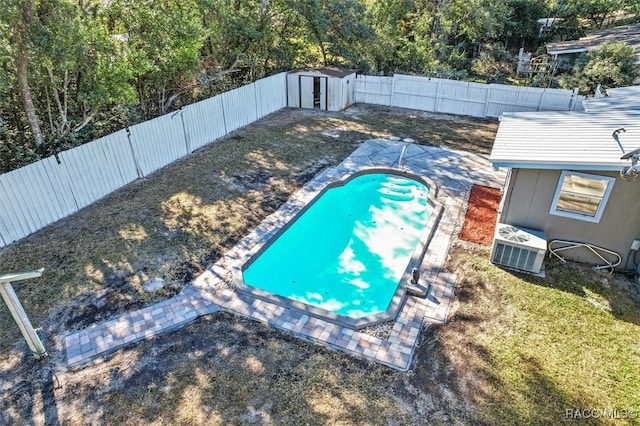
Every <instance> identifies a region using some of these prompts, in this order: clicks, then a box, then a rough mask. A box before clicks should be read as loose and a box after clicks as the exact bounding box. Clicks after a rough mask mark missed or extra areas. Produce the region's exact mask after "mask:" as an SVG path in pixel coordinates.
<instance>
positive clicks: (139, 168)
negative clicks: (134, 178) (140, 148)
mask: <svg viewBox="0 0 640 426" xmlns="http://www.w3.org/2000/svg"><path fill="white" fill-rule="evenodd" d="M126 130H127V140H128V141H129V149H131V155H132V156H133V164H135V165H136V173H138V177H139V178H142V177H144V174H143V173H142V168H141V167H140V162H139V161H138V157H136V150H135V149H133V142H131V130H129V126H127V129H126Z"/></svg>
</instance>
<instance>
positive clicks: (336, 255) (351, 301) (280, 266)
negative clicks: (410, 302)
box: [234, 169, 441, 328]
mask: <svg viewBox="0 0 640 426" xmlns="http://www.w3.org/2000/svg"><path fill="white" fill-rule="evenodd" d="M433 192H434V187H433V186H432V185H429V183H428V182H427V181H426V180H424V179H422V178H419V177H417V176H413V175H410V174H408V173H404V172H400V171H397V170H395V169H383V170H381V169H374V170H365V171H362V172H359V173H356V174H354V175H352V176H350V177H348V178H347V179H345V180H343V181H340V182H337V183H335V184H332V185H329V186H328V187H327V188H325V189H324V190H323V191H322V192H321V193H320V194H318V196H316V197H315V198H314V200H313V201H312V202H310V203H309V204H308V205H307V206H306V208H305V209H303V210H302V211H301V212H300V213H299V214H298V215H296V216H295V217H294V218H293V219H292V220H291V221H289V223H288V224H287V225H286V226H284V227H283V228H282V229H281V230H280V232H278V233H277V234H276V235H275V237H274V238H272V239H271V240H269V241H267V242H266V244H264V245H263V246H262V247H260V248H259V250H258V251H257V252H256V253H255V254H253V256H252V257H251V258H250V259H249V260H248V261H247V262H245V263H244V265H242V267H241V270H240V271H237V273H238V274H240V275H241V277H236V276H235V275H236V274H235V273H234V278H236V286H237V288H238V289H239V290H240V291H245V292H250V293H252V294H253V295H255V296H257V297H261V298H264V299H267V300H270V301H275V302H277V303H279V304H281V305H283V306H287V307H293V308H297V309H302V310H306V311H309V312H310V313H311V314H313V315H316V316H320V317H323V318H326V319H329V320H332V321H337V322H339V323H342V324H344V325H347V326H350V327H354V328H361V327H364V326H367V325H370V324H375V323H378V322H381V321H385V320H387V319H390V318H391V317H393V316H395V314H396V313H397V310H398V309H399V307H400V304H401V300H402V298H403V297H404V293H405V290H406V285H405V284H406V282H407V281H408V279H409V277H410V272H411V270H412V269H413V268H414V267H418V266H419V264H420V262H421V260H422V257H423V255H424V251H425V249H426V246H427V242H428V239H429V238H430V237H431V235H432V232H433V229H434V227H435V223H436V222H437V219H438V218H439V216H440V212H441V206H440V205H439V204H438V203H437V202H436V201H435V200H434V197H433Z"/></svg>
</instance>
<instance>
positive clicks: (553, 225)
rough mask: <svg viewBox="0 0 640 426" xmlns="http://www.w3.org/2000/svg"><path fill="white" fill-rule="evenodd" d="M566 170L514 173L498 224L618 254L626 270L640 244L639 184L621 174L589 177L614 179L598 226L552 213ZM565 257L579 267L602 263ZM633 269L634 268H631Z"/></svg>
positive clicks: (578, 254) (585, 254) (583, 254)
mask: <svg viewBox="0 0 640 426" xmlns="http://www.w3.org/2000/svg"><path fill="white" fill-rule="evenodd" d="M561 172H562V170H541V169H512V170H511V176H510V179H509V181H508V185H507V187H506V188H505V192H504V195H503V197H504V200H503V201H504V202H503V206H502V211H501V212H500V213H499V216H498V221H499V222H501V223H507V224H510V225H515V226H519V227H525V228H531V229H538V230H542V231H544V232H545V233H546V234H547V240H548V241H551V240H554V239H561V240H567V241H577V242H584V243H590V244H593V245H597V246H600V247H604V248H606V249H608V250H613V251H615V252H617V253H618V254H620V256H621V257H622V263H621V264H620V266H618V268H619V269H623V267H624V266H625V265H626V262H627V257H628V256H629V254H630V247H631V242H632V241H633V240H634V239H640V181H638V182H627V181H625V180H623V179H622V178H620V176H619V174H618V172H600V171H594V172H588V171H584V172H585V173H592V174H597V175H602V176H612V177H615V178H616V180H615V183H614V185H613V189H612V191H611V195H610V197H609V200H608V202H607V204H606V206H605V209H604V212H603V214H602V218H601V219H600V222H599V223H590V222H585V221H582V220H577V219H571V218H566V217H562V216H556V215H552V214H550V213H549V210H550V208H551V203H552V201H553V197H554V194H555V192H556V187H557V185H558V180H559V179H560V173H561ZM562 255H563V256H566V257H567V258H571V259H574V260H577V261H581V262H589V263H602V261H600V260H599V259H597V258H596V257H595V256H593V255H592V254H591V253H590V252H589V251H587V250H585V249H579V250H574V251H567V252H563V253H562ZM629 268H633V265H631V264H629Z"/></svg>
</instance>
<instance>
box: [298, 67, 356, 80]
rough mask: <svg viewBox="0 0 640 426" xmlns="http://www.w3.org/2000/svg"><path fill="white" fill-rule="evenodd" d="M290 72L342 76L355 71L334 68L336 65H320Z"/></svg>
mask: <svg viewBox="0 0 640 426" xmlns="http://www.w3.org/2000/svg"><path fill="white" fill-rule="evenodd" d="M291 73H293V74H295V73H313V74H323V75H326V76H328V77H337V78H343V77H346V76H348V75H351V74H353V73H355V71H354V70H349V69H344V68H336V67H320V68H303V69H300V70H297V71H292V72H291Z"/></svg>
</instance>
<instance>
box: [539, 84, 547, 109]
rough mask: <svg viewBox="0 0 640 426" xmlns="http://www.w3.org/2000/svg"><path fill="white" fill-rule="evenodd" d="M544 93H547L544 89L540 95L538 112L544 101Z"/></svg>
mask: <svg viewBox="0 0 640 426" xmlns="http://www.w3.org/2000/svg"><path fill="white" fill-rule="evenodd" d="M545 93H547V89H544V90H543V91H542V93H540V101H539V102H538V111H542V102H543V101H544V95H545Z"/></svg>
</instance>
